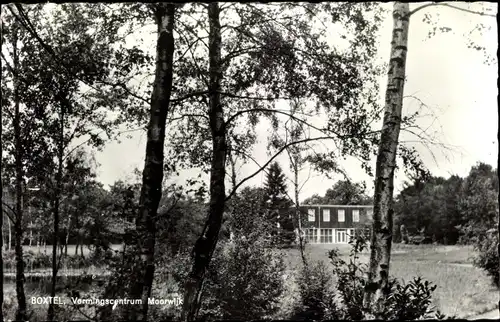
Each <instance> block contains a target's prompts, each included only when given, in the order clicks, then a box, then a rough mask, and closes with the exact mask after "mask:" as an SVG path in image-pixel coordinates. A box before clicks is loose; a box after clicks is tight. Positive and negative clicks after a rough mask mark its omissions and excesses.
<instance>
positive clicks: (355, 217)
mask: <svg viewBox="0 0 500 322" xmlns="http://www.w3.org/2000/svg"><path fill="white" fill-rule="evenodd" d="M308 215H309V216H308V220H309V221H316V213H315V211H314V208H310V209H309V210H308ZM329 221H330V209H323V222H329ZM352 221H353V222H359V210H358V209H353V211H352ZM338 222H345V210H344V209H339V210H338Z"/></svg>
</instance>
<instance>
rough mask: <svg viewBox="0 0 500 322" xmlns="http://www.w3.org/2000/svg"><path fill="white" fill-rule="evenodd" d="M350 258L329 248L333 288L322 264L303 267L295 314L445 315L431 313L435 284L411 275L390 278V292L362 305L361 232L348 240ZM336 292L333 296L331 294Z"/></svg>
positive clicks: (354, 317)
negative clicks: (405, 278)
mask: <svg viewBox="0 0 500 322" xmlns="http://www.w3.org/2000/svg"><path fill="white" fill-rule="evenodd" d="M350 243H351V246H352V249H351V253H350V256H349V262H346V261H344V260H343V259H341V258H340V256H339V252H338V250H336V249H334V250H331V251H329V252H328V257H329V258H330V261H331V264H332V265H333V276H334V277H335V283H334V285H333V289H334V290H332V288H331V287H330V286H329V285H330V282H329V281H330V277H329V276H325V275H324V273H323V272H324V269H323V268H322V267H321V266H322V265H321V264H317V265H316V266H313V267H311V269H305V270H303V274H302V276H301V278H300V279H299V281H298V285H299V292H300V294H301V302H302V303H301V305H300V306H298V309H299V310H298V312H296V317H299V318H300V317H302V318H306V319H308V320H309V319H314V320H317V319H331V318H335V319H341V320H362V319H364V316H365V313H369V314H370V315H372V316H375V317H377V318H378V319H383V320H415V319H422V318H431V317H433V318H437V319H444V318H445V316H444V315H442V314H441V313H440V312H437V313H435V314H434V310H433V307H432V306H431V304H432V301H431V297H432V292H434V290H435V289H436V286H435V285H432V284H431V283H430V282H428V281H425V280H422V279H421V278H419V277H416V278H414V279H413V280H412V281H411V282H409V283H408V284H403V283H401V282H399V281H398V280H396V279H390V280H389V289H390V290H391V291H390V292H389V295H388V296H387V297H386V298H385V299H382V300H381V301H382V302H378V303H376V305H374V306H373V307H371V308H369V309H368V310H369V312H366V310H365V309H364V307H363V296H364V289H365V286H366V285H367V280H366V275H367V274H366V273H367V269H368V268H367V265H365V264H361V263H359V262H358V254H359V253H360V252H361V251H363V250H364V249H365V248H366V241H365V239H364V238H363V237H362V236H356V237H355V238H353V239H352V240H351V242H350ZM334 292H335V296H332V294H334Z"/></svg>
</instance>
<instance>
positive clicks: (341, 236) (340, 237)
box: [337, 229, 347, 244]
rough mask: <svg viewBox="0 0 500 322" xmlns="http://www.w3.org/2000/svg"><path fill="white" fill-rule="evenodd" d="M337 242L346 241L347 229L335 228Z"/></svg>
mask: <svg viewBox="0 0 500 322" xmlns="http://www.w3.org/2000/svg"><path fill="white" fill-rule="evenodd" d="M337 243H343V244H344V243H347V229H337Z"/></svg>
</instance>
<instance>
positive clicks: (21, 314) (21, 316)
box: [13, 29, 27, 320]
mask: <svg viewBox="0 0 500 322" xmlns="http://www.w3.org/2000/svg"><path fill="white" fill-rule="evenodd" d="M13 43H14V48H13V65H14V73H13V74H14V75H13V78H14V79H13V81H14V104H15V111H14V140H15V146H16V147H15V148H16V155H15V158H16V159H15V169H16V214H15V221H14V234H15V235H14V238H15V253H16V294H17V311H16V320H26V318H27V316H26V295H25V294H24V262H23V245H22V242H23V199H22V198H23V162H22V142H21V124H20V123H21V115H20V110H19V104H20V98H19V80H18V77H17V68H18V65H19V58H18V48H17V29H14V41H13Z"/></svg>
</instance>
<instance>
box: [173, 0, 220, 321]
mask: <svg viewBox="0 0 500 322" xmlns="http://www.w3.org/2000/svg"><path fill="white" fill-rule="evenodd" d="M208 23H209V39H208V44H209V48H208V55H209V83H208V93H209V94H208V95H209V111H208V117H209V125H210V132H211V136H212V149H213V154H212V162H211V167H210V201H209V211H208V219H207V221H206V223H205V227H204V228H203V231H202V233H201V236H200V237H199V238H198V240H197V241H196V243H195V246H194V248H193V259H194V263H193V267H192V269H191V272H190V274H189V276H188V278H187V281H186V285H185V292H184V306H183V310H182V320H183V321H193V320H194V319H195V318H196V316H197V314H198V311H199V309H200V297H201V291H202V288H203V282H204V278H205V273H206V270H207V268H208V265H209V264H210V260H211V258H212V255H213V252H214V250H215V246H216V244H217V239H218V237H219V231H220V228H221V225H222V217H223V213H224V205H225V202H226V188H225V175H226V152H227V150H226V149H227V143H226V122H225V120H224V109H223V106H222V104H221V93H220V92H221V82H222V77H223V74H222V64H221V59H222V57H221V25H220V7H219V3H217V2H212V3H209V4H208Z"/></svg>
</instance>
